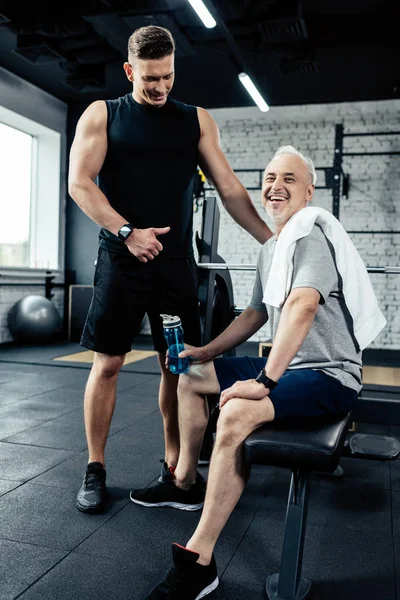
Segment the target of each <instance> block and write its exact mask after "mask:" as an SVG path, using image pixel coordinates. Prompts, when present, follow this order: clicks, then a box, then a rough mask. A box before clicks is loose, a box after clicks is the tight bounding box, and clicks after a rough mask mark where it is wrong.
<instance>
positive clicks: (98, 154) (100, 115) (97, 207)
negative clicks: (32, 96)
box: [68, 100, 170, 262]
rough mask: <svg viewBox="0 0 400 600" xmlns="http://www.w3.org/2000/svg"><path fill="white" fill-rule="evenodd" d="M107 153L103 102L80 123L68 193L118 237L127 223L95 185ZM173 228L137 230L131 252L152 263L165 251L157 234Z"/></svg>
mask: <svg viewBox="0 0 400 600" xmlns="http://www.w3.org/2000/svg"><path fill="white" fill-rule="evenodd" d="M106 153H107V108H106V104H105V102H104V101H102V100H98V101H96V102H93V103H92V104H91V105H90V106H89V107H88V108H87V109H86V110H85V112H84V113H83V114H82V116H81V118H80V119H79V121H78V125H77V128H76V133H75V138H74V141H73V143H72V146H71V152H70V165H69V176H68V191H69V194H70V196H71V198H72V199H73V200H74V201H75V202H76V203H77V204H78V206H79V207H80V208H81V209H82V210H83V212H84V213H85V214H86V215H87V216H88V217H90V218H91V219H92V221H94V222H95V223H97V224H98V225H100V226H101V227H104V228H105V229H107V230H108V231H110V232H111V233H113V234H114V235H117V233H118V231H119V230H120V228H121V227H122V225H124V224H125V223H126V222H127V219H125V218H124V217H123V216H122V215H120V214H119V213H118V212H117V211H115V210H114V209H113V208H112V206H111V205H110V203H109V201H108V199H107V198H106V196H105V195H104V194H103V192H102V191H101V190H100V188H99V187H98V186H97V185H96V184H95V179H96V177H97V176H98V174H99V172H100V170H101V167H102V166H103V163H104V160H105V157H106ZM127 200H128V201H134V200H133V199H127ZM169 229H170V228H169V227H162V228H155V227H150V228H148V229H136V228H135V229H134V230H133V232H132V234H131V235H130V236H129V238H128V239H127V241H126V242H125V243H126V246H127V247H128V249H129V251H130V252H131V253H132V254H133V255H134V256H136V257H137V258H138V259H139V260H140V261H141V262H147V261H148V260H152V259H153V258H154V256H157V255H158V254H159V253H160V252H161V250H162V249H163V247H162V244H161V243H160V242H159V241H158V239H157V237H156V236H157V235H162V234H164V233H168V231H169Z"/></svg>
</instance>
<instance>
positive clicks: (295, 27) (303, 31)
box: [260, 19, 308, 43]
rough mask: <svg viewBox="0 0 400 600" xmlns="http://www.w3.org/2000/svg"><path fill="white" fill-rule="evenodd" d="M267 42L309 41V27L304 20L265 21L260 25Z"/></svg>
mask: <svg viewBox="0 0 400 600" xmlns="http://www.w3.org/2000/svg"><path fill="white" fill-rule="evenodd" d="M260 29H261V31H262V34H263V37H264V41H265V42H274V43H275V42H294V41H298V40H307V39H308V33H307V27H306V24H305V22H304V20H303V19H290V20H289V19H288V20H286V19H285V20H281V21H265V22H264V23H260Z"/></svg>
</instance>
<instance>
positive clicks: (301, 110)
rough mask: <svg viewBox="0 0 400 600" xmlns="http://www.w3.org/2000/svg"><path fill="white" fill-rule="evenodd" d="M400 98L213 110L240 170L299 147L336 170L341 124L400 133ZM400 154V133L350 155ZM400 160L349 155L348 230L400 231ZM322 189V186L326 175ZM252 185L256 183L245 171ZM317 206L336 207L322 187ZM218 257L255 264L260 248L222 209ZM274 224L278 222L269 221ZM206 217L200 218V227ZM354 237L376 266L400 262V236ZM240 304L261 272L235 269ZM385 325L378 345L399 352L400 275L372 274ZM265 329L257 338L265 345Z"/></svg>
mask: <svg viewBox="0 0 400 600" xmlns="http://www.w3.org/2000/svg"><path fill="white" fill-rule="evenodd" d="M399 110H400V102H399V101H398V100H389V101H377V102H355V103H340V104H325V105H307V106H286V107H272V108H271V109H270V111H269V112H268V113H261V112H260V111H259V110H258V109H257V108H240V109H235V108H233V109H215V110H212V111H210V112H211V114H212V115H213V117H214V118H215V120H216V121H217V123H218V125H219V127H220V132H221V144H222V148H223V150H224V152H225V153H226V156H227V157H228V160H229V162H230V163H231V165H232V167H233V168H234V169H246V168H247V169H251V168H254V169H263V168H264V167H265V166H266V164H267V163H268V161H269V160H270V158H271V157H272V155H273V153H274V152H275V150H276V149H277V148H278V147H279V146H281V145H286V144H292V145H294V146H295V147H297V148H298V149H299V150H300V151H301V152H303V153H304V154H306V155H309V156H310V157H311V158H312V159H313V161H314V163H315V165H316V166H317V167H322V166H332V163H333V150H334V135H335V125H336V124H337V123H343V125H344V130H345V133H346V132H347V133H351V132H371V131H390V130H396V131H398V130H400V126H399V114H400V112H399ZM390 150H393V151H394V150H397V151H399V150H400V136H379V137H375V136H367V137H349V138H345V140H344V152H346V151H348V152H351V151H354V152H357V151H361V152H363V151H390ZM399 163H400V157H399V156H364V157H344V159H343V168H344V171H345V173H347V174H349V175H350V194H349V198H348V199H341V202H340V220H341V222H342V223H343V225H344V227H345V228H346V229H347V230H362V231H365V230H384V231H400V169H399V166H400V164H399ZM319 175H320V178H319V181H318V182H317V184H318V183H319V184H323V181H321V180H322V179H323V174H322V172H320V173H319ZM240 177H241V180H242V181H243V183H244V184H245V185H246V184H247V185H248V186H254V185H256V181H257V180H256V178H255V177H253V176H251V175H248V174H241V175H240ZM251 197H252V200H253V202H254V204H255V206H256V208H257V210H258V211H259V213H260V215H262V217H263V218H265V219H266V221H267V222H268V217H267V216H266V214H265V211H264V209H263V208H262V206H261V202H260V192H257V191H256V192H251ZM313 204H314V205H315V206H322V207H323V208H326V209H328V210H331V208H332V192H331V190H316V192H315V195H314V201H313ZM220 211H221V225H220V239H219V250H218V251H219V254H220V255H221V256H222V257H223V258H224V259H225V261H226V262H228V263H255V262H256V259H257V256H258V253H259V245H258V244H257V242H256V241H255V240H253V239H252V238H251V237H250V236H249V235H248V234H247V233H246V232H245V231H244V230H243V229H241V228H240V227H239V226H238V225H237V224H236V223H235V222H234V221H233V220H232V218H231V217H230V216H229V215H228V214H227V212H226V211H225V210H224V209H223V208H222V207H221V204H220ZM269 225H271V224H270V223H269ZM197 228H199V213H197V214H196V215H195V230H196V229H197ZM351 237H352V240H353V242H354V244H355V246H356V247H357V249H358V250H359V252H360V254H361V256H362V258H363V259H364V261H365V262H366V264H367V265H369V266H377V265H379V266H394V265H396V266H398V265H400V234H397V235H396V234H380V235H377V234H372V235H371V234H370V235H368V234H367V235H365V234H363V235H361V234H353V235H352V236H351ZM231 275H232V280H233V284H234V293H235V304H236V306H240V307H244V306H246V305H247V304H248V302H249V300H250V298H251V292H252V287H253V281H254V273H253V272H249V271H232V272H231ZM371 280H372V283H373V286H374V289H375V292H376V294H377V297H378V300H379V304H380V307H381V310H382V312H383V313H384V314H385V317H386V319H387V321H388V324H387V326H386V328H385V329H384V330H383V331H382V333H381V334H380V335H379V336H378V337H377V338H376V340H375V341H374V342H373V343H372V344H371V348H372V347H374V348H386V349H400V313H399V311H398V298H399V294H398V292H399V291H400V275H381V274H371ZM267 338H268V328H267V326H266V327H264V328H263V329H262V330H260V331H259V332H258V334H256V335H255V336H254V337H253V338H252V339H253V340H254V341H258V340H266V339H267Z"/></svg>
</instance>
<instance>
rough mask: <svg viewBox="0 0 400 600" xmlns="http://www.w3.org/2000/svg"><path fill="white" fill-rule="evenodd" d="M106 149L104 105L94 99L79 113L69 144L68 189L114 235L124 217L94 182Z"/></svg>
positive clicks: (89, 213)
mask: <svg viewBox="0 0 400 600" xmlns="http://www.w3.org/2000/svg"><path fill="white" fill-rule="evenodd" d="M106 153H107V108H106V104H105V102H103V101H100V100H99V101H96V102H93V104H91V105H90V106H89V107H88V108H87V109H86V110H85V112H84V113H83V114H82V116H81V118H80V119H79V121H78V125H77V127H76V133H75V137H74V141H73V143H72V146H71V152H70V162H69V175H68V191H69V194H70V196H71V198H73V200H75V202H76V203H77V204H78V206H79V207H80V208H81V209H82V210H83V212H84V213H85V214H86V215H87V216H88V217H90V218H91V219H92V221H94V222H95V223H97V224H98V225H100V226H101V227H104V228H105V229H107V230H108V231H111V233H114V234H115V235H116V234H117V233H118V231H119V229H120V227H122V225H124V223H126V219H124V217H123V216H121V215H119V214H118V213H117V212H116V211H115V210H114V209H113V208H112V207H111V206H110V203H109V202H108V200H107V198H106V197H105V195H104V194H103V192H102V191H101V190H100V189H99V188H98V186H97V185H96V184H95V182H94V181H95V179H96V177H97V175H98V174H99V172H100V169H101V167H102V166H103V163H104V159H105V157H106Z"/></svg>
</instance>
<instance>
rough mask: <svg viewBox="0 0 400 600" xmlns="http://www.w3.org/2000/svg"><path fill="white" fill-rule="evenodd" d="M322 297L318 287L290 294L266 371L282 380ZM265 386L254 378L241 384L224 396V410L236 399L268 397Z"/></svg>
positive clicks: (274, 377) (305, 335)
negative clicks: (228, 403)
mask: <svg viewBox="0 0 400 600" xmlns="http://www.w3.org/2000/svg"><path fill="white" fill-rule="evenodd" d="M319 299H320V294H319V292H317V290H315V289H314V288H296V289H294V290H292V292H291V293H290V294H289V296H288V299H287V300H286V302H285V305H284V307H283V309H282V314H281V318H280V320H279V325H278V331H277V332H276V336H275V339H274V343H273V345H272V348H271V352H270V354H269V356H268V360H267V364H266V365H265V371H266V373H267V375H268V377H270V378H271V379H272V380H274V381H278V379H279V378H280V377H281V375H283V373H284V372H285V371H286V369H287V368H288V366H289V364H290V363H291V361H292V359H293V358H294V357H295V356H296V354H297V352H298V350H299V348H300V347H301V345H302V344H303V342H304V340H305V339H306V337H307V335H308V332H309V331H310V328H311V325H312V323H313V321H314V317H315V314H316V312H317V310H318V305H319ZM268 393H269V392H268V390H267V389H266V388H265V387H264V385H262V384H260V383H257V382H256V381H255V380H254V379H248V380H247V381H237V382H236V383H234V384H233V385H232V386H231V387H230V388H228V389H226V390H224V391H223V392H222V394H221V399H220V408H223V407H224V406H225V404H226V403H227V402H228V401H229V400H231V399H232V398H245V399H247V400H262V399H263V398H265V397H266V396H267V395H268Z"/></svg>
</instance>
